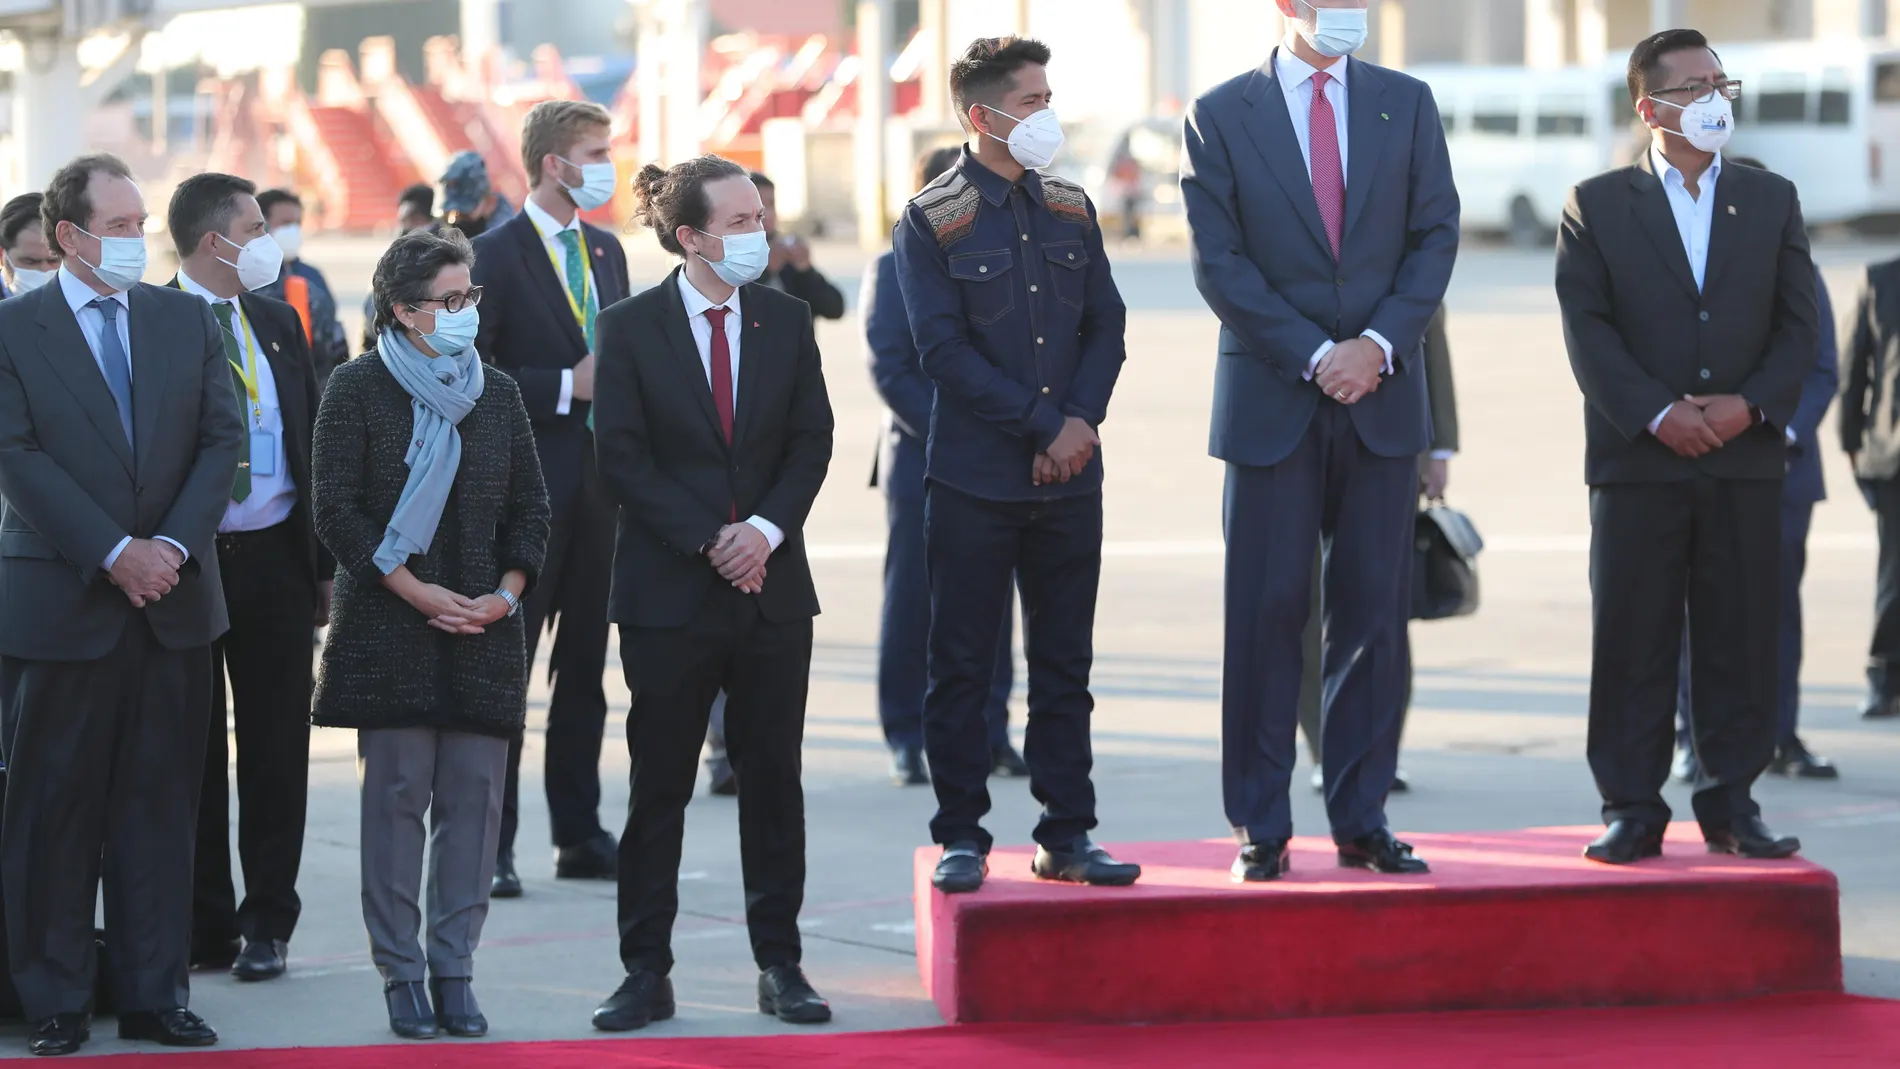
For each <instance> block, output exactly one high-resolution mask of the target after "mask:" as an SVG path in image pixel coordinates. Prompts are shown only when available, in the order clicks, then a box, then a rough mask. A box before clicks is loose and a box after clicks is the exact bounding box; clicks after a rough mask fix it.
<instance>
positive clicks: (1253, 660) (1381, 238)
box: [1181, 0, 1458, 881]
mask: <svg viewBox="0 0 1900 1069" xmlns="http://www.w3.org/2000/svg"><path fill="white" fill-rule="evenodd" d="M1279 6H1280V10H1281V12H1282V13H1283V14H1285V15H1286V16H1287V18H1288V19H1289V20H1290V23H1291V25H1290V27H1289V33H1288V35H1287V38H1286V41H1285V42H1284V43H1283V44H1282V45H1281V46H1280V47H1279V48H1277V49H1275V50H1274V51H1273V54H1272V56H1270V57H1269V58H1268V59H1267V61H1266V62H1265V63H1263V64H1262V65H1261V66H1260V67H1259V68H1258V69H1257V70H1252V71H1249V72H1247V73H1246V74H1243V75H1241V76H1239V77H1237V78H1234V79H1232V80H1230V81H1228V82H1226V83H1224V84H1222V85H1219V86H1216V87H1215V88H1214V89H1212V90H1210V91H1208V93H1206V94H1205V95H1204V96H1202V97H1201V98H1200V99H1199V100H1197V101H1195V103H1194V106H1193V107H1192V108H1191V109H1190V110H1189V112H1188V118H1187V124H1186V129H1185V133H1184V140H1185V146H1184V147H1185V156H1184V159H1183V161H1182V167H1181V192H1182V198H1183V201H1184V202H1185V204H1186V207H1187V216H1188V226H1189V229H1190V231H1191V232H1192V236H1193V246H1192V253H1193V264H1194V277H1195V282H1196V284H1197V285H1198V286H1199V287H1200V290H1201V295H1202V296H1203V297H1204V298H1205V299H1206V300H1207V303H1208V305H1209V307H1211V308H1212V309H1213V310H1214V313H1215V315H1217V316H1219V317H1220V321H1221V331H1220V347H1219V356H1218V360H1217V363H1216V365H1215V372H1214V419H1213V431H1212V434H1211V436H1210V438H1211V441H1210V444H1209V451H1210V452H1211V453H1212V454H1213V455H1214V456H1216V457H1218V458H1220V459H1221V460H1223V461H1225V462H1226V464H1227V489H1226V500H1225V502H1224V513H1225V527H1226V536H1227V547H1228V549H1227V577H1226V604H1227V625H1226V650H1225V654H1224V657H1223V661H1224V666H1223V669H1222V672H1223V682H1222V687H1221V706H1222V709H1221V717H1222V727H1221V736H1222V746H1221V748H1222V756H1221V763H1222V778H1223V780H1224V796H1225V802H1226V812H1227V820H1228V824H1229V825H1230V826H1231V827H1232V828H1233V831H1234V835H1235V837H1236V838H1238V839H1239V840H1240V843H1241V850H1240V856H1239V857H1238V858H1237V859H1236V860H1235V862H1234V865H1233V873H1234V876H1235V877H1236V878H1237V879H1242V880H1248V881H1268V880H1277V879H1279V878H1280V877H1281V876H1282V875H1283V874H1285V872H1286V871H1287V859H1288V851H1287V847H1288V842H1289V840H1290V839H1291V837H1292V834H1293V816H1292V809H1291V803H1290V801H1289V799H1288V796H1287V791H1288V786H1289V784H1290V782H1291V779H1292V776H1293V767H1294V763H1295V752H1296V751H1295V742H1294V725H1295V723H1296V720H1297V706H1298V701H1299V693H1300V686H1301V676H1302V674H1303V673H1302V670H1301V659H1302V658H1301V641H1300V636H1301V632H1302V630H1303V629H1304V625H1305V624H1306V621H1307V617H1308V612H1309V605H1310V599H1311V582H1312V579H1311V576H1312V566H1313V554H1314V551H1315V548H1316V547H1317V546H1319V545H1321V544H1323V545H1324V546H1325V547H1326V565H1325V574H1324V579H1323V585H1324V598H1323V600H1324V602H1325V606H1326V627H1325V652H1324V654H1323V657H1322V662H1323V665H1324V675H1325V685H1324V692H1325V695H1326V710H1325V716H1324V718H1323V719H1324V723H1325V727H1324V734H1325V742H1324V745H1323V746H1322V747H1321V756H1322V758H1323V760H1324V762H1325V768H1324V773H1325V774H1324V780H1325V785H1326V810H1327V818H1328V820H1329V822H1330V823H1331V825H1332V833H1333V841H1334V843H1335V845H1336V846H1337V848H1338V855H1339V862H1340V864H1342V865H1348V866H1354V867H1361V868H1367V869H1372V870H1374V871H1377V872H1381V873H1390V874H1416V873H1422V872H1425V871H1427V867H1426V864H1425V862H1424V861H1423V860H1422V859H1420V858H1418V857H1416V856H1415V855H1414V854H1413V852H1412V848H1411V847H1410V846H1408V845H1406V844H1405V843H1403V842H1400V841H1399V840H1398V839H1396V838H1394V837H1393V835H1392V833H1391V831H1390V830H1389V829H1388V828H1387V826H1386V817H1385V800H1386V794H1387V792H1388V791H1389V790H1390V788H1391V786H1392V781H1393V776H1394V775H1395V774H1396V772H1397V768H1398V747H1399V725H1400V722H1401V717H1402V712H1403V709H1404V698H1405V680H1406V663H1407V662H1406V638H1405V621H1406V617H1407V615H1408V613H1407V611H1406V606H1407V604H1408V603H1409V600H1410V597H1411V565H1412V531H1413V523H1414V519H1415V516H1416V512H1417V509H1416V505H1417V495H1418V456H1419V454H1420V453H1423V452H1425V451H1426V449H1427V448H1428V447H1429V446H1430V444H1431V420H1430V417H1429V415H1428V414H1427V411H1428V409H1427V399H1426V387H1425V368H1424V360H1423V357H1422V356H1421V354H1420V342H1421V339H1423V338H1424V336H1425V330H1426V326H1427V325H1428V324H1429V323H1430V322H1431V319H1432V316H1433V315H1434V314H1435V313H1436V312H1437V311H1438V307H1439V305H1440V303H1441V302H1442V301H1443V300H1444V296H1445V287H1446V285H1447V284H1448V283H1449V282H1450V281H1451V269H1452V263H1453V261H1454V260H1455V259H1456V258H1457V254H1458V192H1457V189H1456V188H1455V187H1454V186H1453V184H1452V175H1451V163H1450V159H1449V156H1448V155H1447V152H1446V148H1445V135H1444V129H1443V126H1442V125H1441V123H1440V121H1439V116H1438V107H1437V105H1436V103H1435V102H1434V101H1433V99H1432V94H1431V90H1430V89H1429V88H1428V87H1426V86H1425V84H1424V83H1422V82H1420V81H1418V80H1417V79H1414V78H1411V77H1408V76H1406V75H1404V74H1400V73H1399V72H1397V71H1392V70H1387V69H1385V68H1382V67H1376V66H1374V65H1372V64H1370V63H1366V62H1363V61H1361V60H1358V59H1348V58H1347V57H1348V56H1349V55H1350V54H1351V53H1352V52H1354V51H1356V50H1357V49H1358V48H1359V47H1360V46H1361V45H1362V44H1363V43H1364V41H1365V37H1366V4H1365V0H1341V2H1336V3H1329V4H1327V5H1326V6H1323V7H1318V8H1315V7H1314V6H1312V5H1310V4H1304V3H1296V0H1279Z"/></svg>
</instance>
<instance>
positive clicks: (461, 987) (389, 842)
mask: <svg viewBox="0 0 1900 1069" xmlns="http://www.w3.org/2000/svg"><path fill="white" fill-rule="evenodd" d="M474 261H475V251H474V249H473V248H472V247H471V246H470V245H469V243H468V240H467V239H466V238H464V237H462V235H461V233H460V232H458V231H456V230H454V229H446V230H443V231H442V232H441V233H439V234H431V233H427V232H424V231H415V232H412V233H408V234H404V235H403V236H402V237H400V238H397V239H396V241H395V243H394V244H393V245H391V246H390V247H389V249H388V250H387V251H385V252H384V253H383V256H382V259H381V260H380V261H378V262H377V264H376V273H375V276H374V278H373V280H372V283H371V288H372V290H373V291H374V292H375V294H376V325H377V327H378V328H379V330H380V333H379V334H378V337H377V346H376V349H375V350H374V351H373V352H371V353H366V354H364V356H363V358H362V359H359V360H352V361H350V362H349V363H347V364H345V365H343V366H342V367H340V368H338V369H337V371H336V375H335V384H334V385H333V386H332V387H331V389H330V390H329V391H328V392H327V393H325V394H324V397H323V406H322V408H321V409H319V411H318V413H317V434H316V487H315V493H314V497H315V500H316V519H317V533H318V534H319V535H320V536H322V538H323V544H324V545H325V546H327V547H328V548H329V550H330V552H331V553H332V554H334V555H335V557H336V561H337V573H336V574H337V580H336V605H335V618H334V621H333V623H332V625H331V627H330V633H329V636H328V638H327V640H326V641H325V642H324V645H323V673H322V676H321V677H320V680H319V682H318V684H317V697H316V712H315V715H314V717H313V722H314V723H315V724H316V725H317V726H318V727H335V728H350V729H354V730H355V731H356V733H357V735H356V739H357V742H356V750H357V755H358V759H359V762H360V764H359V768H360V776H361V780H362V795H363V812H362V826H361V838H360V844H361V845H360V849H361V854H362V857H361V871H362V907H363V921H364V924H365V926H366V927H367V928H368V930H369V941H370V956H371V958H372V960H373V961H374V962H375V964H376V968H377V970H378V971H379V972H380V973H381V974H382V979H383V997H384V1002H385V1004H386V1007H387V1009H388V1012H389V1027H390V1030H391V1031H392V1032H394V1033H395V1034H396V1035H397V1036H399V1037H401V1038H404V1039H429V1038H433V1037H435V1036H436V1035H438V1034H440V1033H444V1032H446V1033H447V1034H449V1035H452V1036H479V1035H482V1034H484V1033H486V1032H487V1030H488V1021H487V1018H486V1017H485V1016H484V1015H483V1014H482V1011H481V1008H480V1006H479V1005H478V1004H477V1002H476V1000H475V994H474V991H473V988H472V984H471V980H472V977H473V976H474V964H475V961H474V958H475V949H476V946H477V945H478V944H479V943H480V942H481V934H482V925H483V923H484V922H485V921H486V920H487V918H488V889H489V882H490V881H491V880H492V879H493V877H494V869H495V844H496V843H497V842H498V841H499V840H500V838H501V791H502V783H503V781H504V779H505V778H506V776H507V766H508V740H509V739H511V738H513V737H514V736H515V735H516V734H518V733H519V732H520V731H521V725H522V721H523V719H524V718H525V716H526V713H527V698H528V672H527V661H526V648H527V646H526V640H525V639H524V637H523V635H522V613H521V604H522V599H523V598H526V597H527V596H528V593H529V591H530V589H531V588H532V587H533V586H534V582H535V578H536V576H537V575H539V574H540V571H541V565H542V561H543V560H544V558H545V555H546V553H547V542H548V497H547V488H546V486H545V485H544V484H543V483H542V481H541V461H540V458H539V457H537V456H536V455H535V451H534V428H533V427H532V426H531V425H530V424H529V422H528V409H527V406H526V405H524V404H523V403H522V400H521V391H520V390H519V389H517V388H516V386H515V382H514V380H513V379H510V378H509V377H508V376H507V375H505V374H503V373H502V372H500V371H496V370H493V369H491V368H487V367H486V366H485V365H484V364H483V363H482V360H481V358H480V357H479V356H478V355H477V354H476V352H475V336H476V330H477V329H478V324H479V323H480V309H479V308H478V305H479V304H480V303H481V298H482V289H481V287H479V286H476V285H474V283H473V282H472V281H471V280H470V275H469V269H470V267H471V266H473V264H474ZM425 814H426V817H427V822H426V824H425ZM425 852H426V853H427V855H428V870H427V874H428V887H427V894H426V898H425V897H424V895H423V894H422V893H421V892H422V890H423V888H422V884H423V874H424V869H423V857H424V854H425ZM425 908H426V910H427V921H428V943H427V946H428V949H427V951H426V953H425V951H424V949H423V945H422V944H421V943H420V942H418V939H417V936H418V933H419V931H420V930H421V928H422V925H423V919H424V918H423V910H424V909H425ZM425 976H426V977H427V979H428V984H427V988H426V990H425V987H424V983H423V981H424V977H425Z"/></svg>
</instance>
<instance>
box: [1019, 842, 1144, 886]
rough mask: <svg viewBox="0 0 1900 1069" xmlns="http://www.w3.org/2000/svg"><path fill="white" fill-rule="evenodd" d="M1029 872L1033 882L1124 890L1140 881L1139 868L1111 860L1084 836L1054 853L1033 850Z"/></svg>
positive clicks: (1053, 851) (1039, 848)
mask: <svg viewBox="0 0 1900 1069" xmlns="http://www.w3.org/2000/svg"><path fill="white" fill-rule="evenodd" d="M1029 871H1030V872H1033V873H1035V874H1036V878H1037V879H1043V880H1060V881H1062V882H1063V883H1086V884H1088V885H1090V886H1091V887H1127V886H1128V885H1129V884H1131V883H1134V882H1135V881H1136V880H1139V879H1141V866H1140V865H1135V864H1130V863H1128V862H1124V861H1117V860H1115V859H1114V858H1112V857H1110V856H1108V851H1106V850H1104V849H1102V848H1101V847H1099V846H1096V845H1095V844H1094V843H1092V842H1090V841H1089V837H1088V836H1086V835H1084V836H1082V837H1080V838H1078V839H1076V840H1075V841H1074V842H1072V843H1070V844H1068V845H1067V846H1063V847H1058V848H1056V849H1054V850H1051V849H1050V848H1048V847H1046V846H1038V847H1036V859H1035V860H1034V861H1031V862H1030V863H1029Z"/></svg>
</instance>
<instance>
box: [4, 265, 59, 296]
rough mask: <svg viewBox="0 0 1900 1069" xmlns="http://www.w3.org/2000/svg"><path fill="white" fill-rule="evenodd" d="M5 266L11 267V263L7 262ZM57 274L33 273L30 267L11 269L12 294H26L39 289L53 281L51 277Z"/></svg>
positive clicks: (53, 272)
mask: <svg viewBox="0 0 1900 1069" xmlns="http://www.w3.org/2000/svg"><path fill="white" fill-rule="evenodd" d="M7 266H8V267H13V261H12V260H8V261H7ZM58 273H59V272H57V271H35V270H34V269H32V268H30V267H13V292H15V293H26V292H27V291H29V290H36V289H39V288H40V287H41V286H44V285H46V284H47V283H48V282H51V281H53V276H54V275H56V274H58Z"/></svg>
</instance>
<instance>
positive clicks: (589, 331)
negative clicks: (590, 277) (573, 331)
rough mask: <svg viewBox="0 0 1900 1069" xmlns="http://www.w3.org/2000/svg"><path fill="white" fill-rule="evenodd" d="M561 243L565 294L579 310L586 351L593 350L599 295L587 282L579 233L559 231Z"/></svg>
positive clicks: (598, 312)
mask: <svg viewBox="0 0 1900 1069" xmlns="http://www.w3.org/2000/svg"><path fill="white" fill-rule="evenodd" d="M561 244H562V245H564V246H566V247H567V294H568V296H569V297H571V298H573V300H574V307H575V308H578V309H580V310H581V314H580V321H581V323H580V326H581V336H582V337H584V338H585V339H586V340H587V351H588V352H590V353H591V352H593V351H594V318H595V317H596V316H598V315H600V297H599V296H598V295H596V294H595V293H594V287H592V286H590V285H588V284H587V267H586V265H585V264H584V263H583V262H582V260H581V235H580V233H579V232H578V231H574V230H563V231H561Z"/></svg>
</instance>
